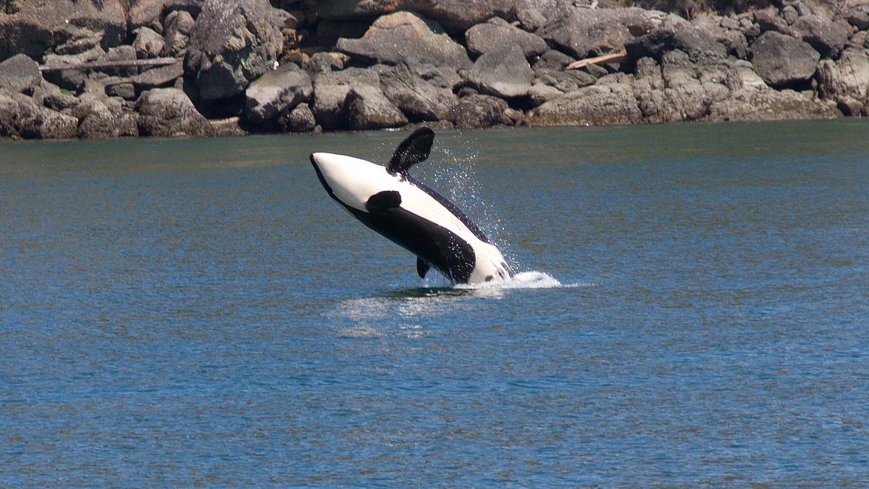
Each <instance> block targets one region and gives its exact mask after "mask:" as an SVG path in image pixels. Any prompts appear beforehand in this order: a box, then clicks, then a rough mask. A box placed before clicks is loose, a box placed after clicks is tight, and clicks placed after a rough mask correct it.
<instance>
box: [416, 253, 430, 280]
mask: <svg viewBox="0 0 869 489" xmlns="http://www.w3.org/2000/svg"><path fill="white" fill-rule="evenodd" d="M429 269H431V265H429V264H428V262H426V261H425V260H423V259H422V258H420V257H416V273H418V274H419V278H425V274H427V273H428V271H429Z"/></svg>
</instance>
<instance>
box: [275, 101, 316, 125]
mask: <svg viewBox="0 0 869 489" xmlns="http://www.w3.org/2000/svg"><path fill="white" fill-rule="evenodd" d="M278 123H279V126H280V127H281V129H283V130H284V131H289V132H310V131H313V130H314V129H315V128H316V127H317V119H316V118H315V117H314V113H313V112H312V111H311V107H310V106H309V105H308V104H306V103H304V102H303V103H300V104H299V105H297V106H296V108H294V109H293V110H291V111H290V112H289V113H286V112H285V113H283V114H281V115H280V117H279V120H278Z"/></svg>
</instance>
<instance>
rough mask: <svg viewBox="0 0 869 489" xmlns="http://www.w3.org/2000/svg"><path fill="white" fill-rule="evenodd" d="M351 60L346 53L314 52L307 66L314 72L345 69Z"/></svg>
mask: <svg viewBox="0 0 869 489" xmlns="http://www.w3.org/2000/svg"><path fill="white" fill-rule="evenodd" d="M349 62H350V56H347V55H346V54H344V53H334V52H328V53H314V54H313V55H311V59H310V60H309V61H308V63H307V65H305V68H306V69H307V70H308V71H310V72H312V73H320V72H324V71H340V70H343V69H344V67H345V66H347V63H349Z"/></svg>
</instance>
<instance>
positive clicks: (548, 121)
mask: <svg viewBox="0 0 869 489" xmlns="http://www.w3.org/2000/svg"><path fill="white" fill-rule="evenodd" d="M619 75H621V76H614V75H608V76H605V77H603V78H601V79H600V80H599V81H598V83H596V84H594V85H591V86H588V87H583V88H580V89H578V90H574V91H573V92H570V93H566V94H564V96H562V97H559V98H557V99H554V100H550V101H549V102H546V103H544V104H543V105H541V106H540V107H537V108H535V109H533V110H532V111H530V112H529V114H528V118H527V120H526V122H527V123H528V125H530V126H609V125H623V124H637V123H640V122H642V120H643V114H642V112H641V111H640V108H639V107H638V106H637V100H636V99H635V98H634V93H633V88H632V87H631V83H630V80H629V79H628V78H627V77H626V76H625V75H624V74H619Z"/></svg>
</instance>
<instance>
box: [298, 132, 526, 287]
mask: <svg viewBox="0 0 869 489" xmlns="http://www.w3.org/2000/svg"><path fill="white" fill-rule="evenodd" d="M433 142H434V132H433V131H432V130H431V129H429V128H427V127H422V128H419V129H417V130H415V131H414V132H413V133H412V134H411V135H410V136H408V137H407V139H405V140H404V141H402V142H401V144H399V145H398V148H396V150H395V153H394V154H393V155H392V159H391V160H390V161H389V164H387V165H386V167H383V166H380V165H376V164H374V163H371V162H369V161H365V160H362V159H359V158H353V157H351V156H344V155H337V154H331V153H312V154H311V164H313V165H314V169H315V170H316V171H317V177H318V178H319V179H320V183H322V184H323V187H324V188H325V189H326V192H328V193H329V195H330V196H331V197H332V198H333V199H335V200H336V201H337V202H338V203H339V204H341V206H342V207H343V208H345V209H347V211H349V212H350V214H353V216H354V217H356V219H359V220H360V221H362V223H363V224H365V225H366V226H368V227H369V228H371V229H373V230H374V231H377V232H378V233H380V234H381V235H383V236H385V237H386V238H388V239H390V240H392V241H393V242H394V243H396V244H398V245H399V246H401V247H403V248H405V249H406V250H408V251H410V252H411V253H413V254H414V255H416V256H417V261H416V271H417V273H419V276H420V277H423V278H424V277H425V275H426V273H427V272H428V270H429V269H430V268H434V269H436V270H437V271H439V272H440V273H442V274H443V275H444V276H445V277H447V278H448V279H449V280H451V281H452V282H454V283H480V282H488V281H490V280H494V279H502V280H503V279H506V278H509V277H510V269H509V268H508V267H507V264H506V263H505V261H504V257H503V256H501V252H500V251H498V248H496V247H495V246H493V245H492V244H491V243H490V242H489V240H488V239H487V238H486V236H485V235H484V234H483V232H482V231H480V228H478V227H477V226H476V225H475V224H474V223H473V222H471V220H470V219H468V216H466V215H465V214H464V213H463V212H462V211H461V210H459V208H458V207H456V205H455V204H453V203H452V202H450V201H449V200H447V199H446V198H444V197H443V196H442V195H440V194H438V193H437V192H435V191H434V190H432V189H431V188H429V187H427V186H426V185H424V184H423V183H422V182H420V181H418V180H416V179H415V178H413V177H412V176H410V175H409V174H408V171H409V170H410V167H411V166H413V165H415V164H416V163H419V162H421V161H425V159H426V158H428V156H429V153H430V152H431V146H432V143H433Z"/></svg>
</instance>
